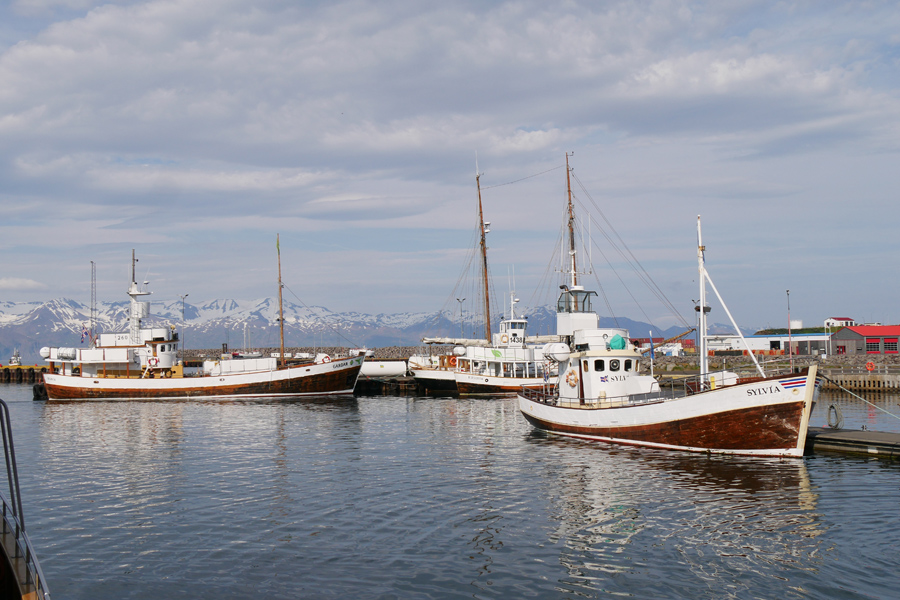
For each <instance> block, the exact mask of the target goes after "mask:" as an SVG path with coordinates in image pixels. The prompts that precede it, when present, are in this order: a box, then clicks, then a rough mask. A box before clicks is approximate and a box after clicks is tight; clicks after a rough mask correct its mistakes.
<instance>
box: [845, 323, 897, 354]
mask: <svg viewBox="0 0 900 600" xmlns="http://www.w3.org/2000/svg"><path fill="white" fill-rule="evenodd" d="M898 339H900V325H856V326H854V327H844V328H843V329H841V330H840V331H838V332H836V333H835V334H834V335H832V336H831V347H832V350H831V351H832V353H834V354H897V353H898V351H897V340H898Z"/></svg>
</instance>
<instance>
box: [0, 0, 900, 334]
mask: <svg viewBox="0 0 900 600" xmlns="http://www.w3.org/2000/svg"><path fill="white" fill-rule="evenodd" d="M898 60H900V8H898V5H897V3H896V2H878V1H873V2H858V1H857V2H822V1H815V2H813V1H810V2H789V1H782V2H757V1H754V0H743V1H741V0H738V1H734V2H725V3H723V2H688V1H684V2H679V1H675V0H673V1H631V2H616V1H608V2H589V1H583V2H582V1H578V0H573V1H560V2H553V1H551V2H547V1H534V2H531V1H528V0H521V1H515V2H454V1H447V2H440V3H423V2H412V1H409V2H399V1H381V2H365V1H351V2H340V1H338V2H301V1H295V0H215V1H212V0H147V1H119V2H116V1H111V2H95V1H91V0H8V1H7V2H3V3H2V4H0V252H2V256H3V260H2V262H0V300H12V301H22V300H44V299H50V298H57V297H69V298H74V299H79V300H81V301H88V300H89V298H90V274H91V266H90V263H91V261H94V262H95V263H96V265H97V296H98V299H99V300H107V301H112V300H122V299H125V296H124V290H125V289H126V287H127V283H128V281H129V279H130V257H131V250H132V248H134V249H135V250H136V252H137V255H138V257H139V259H140V262H139V263H138V272H139V278H146V279H149V280H150V281H151V290H153V291H154V298H155V299H158V300H163V299H174V298H177V297H178V296H179V295H183V294H189V299H188V302H190V301H195V302H199V301H201V300H205V299H213V298H237V299H252V298H259V297H264V296H273V295H275V294H276V293H277V287H276V283H275V281H276V277H277V273H276V254H275V236H276V234H280V236H281V250H282V264H283V277H284V281H285V283H286V285H287V286H288V287H289V289H290V290H291V291H292V293H295V294H296V295H297V296H298V297H299V298H300V299H301V300H302V301H303V302H304V303H307V304H310V305H313V304H315V305H324V306H327V307H328V308H331V309H332V310H337V311H347V310H354V311H359V312H367V313H378V312H401V311H433V310H438V309H441V308H445V309H452V308H453V306H455V305H456V302H455V299H454V298H453V295H454V286H455V285H456V283H457V281H458V278H459V277H460V273H461V270H462V269H463V266H464V263H465V261H466V256H467V252H468V250H469V248H470V245H471V244H472V243H473V238H472V232H473V230H474V227H475V222H476V213H475V210H476V191H475V169H476V155H477V164H478V169H479V171H480V172H482V173H483V175H482V177H481V183H482V187H483V192H482V197H483V201H484V207H485V218H486V220H489V221H491V229H492V232H491V233H490V234H489V245H490V262H491V268H492V273H493V276H494V279H495V281H494V285H495V287H496V288H497V289H498V290H501V291H504V292H505V290H507V289H508V287H509V285H510V284H509V281H510V276H511V274H512V273H514V274H515V287H516V289H517V291H518V293H519V296H520V297H521V298H522V301H523V304H524V305H527V304H528V303H529V302H530V303H532V304H533V303H536V302H538V301H539V299H543V298H546V297H547V295H546V293H545V292H542V291H540V290H539V289H538V288H541V287H543V288H548V287H549V288H551V289H552V288H555V287H556V281H555V280H553V281H550V280H549V279H548V277H547V273H548V269H549V270H550V272H552V269H553V267H548V264H549V262H550V258H551V256H552V254H553V253H554V251H555V249H556V247H557V246H556V240H557V235H558V233H559V230H560V227H561V225H562V211H563V204H564V202H565V196H566V183H565V170H564V168H560V167H561V166H562V165H564V163H565V154H566V152H570V153H574V155H573V156H572V157H571V165H572V168H573V173H574V175H575V176H576V178H577V182H578V183H577V185H576V186H575V188H576V189H575V195H576V201H577V208H578V209H579V210H581V211H584V212H587V210H588V209H589V210H590V211H593V212H594V216H593V217H592V218H593V219H594V224H592V225H591V226H590V228H589V230H590V236H591V237H593V238H594V239H595V240H596V241H597V244H596V248H595V249H594V250H592V251H591V254H592V258H593V263H594V272H595V273H596V276H597V278H598V279H599V280H600V281H601V282H602V284H603V286H604V289H605V290H607V292H608V293H609V300H610V307H611V309H612V311H613V312H614V313H615V314H617V315H618V316H628V317H631V318H635V319H641V320H645V317H649V318H651V319H654V320H655V321H658V323H659V324H660V325H661V326H669V325H672V324H674V322H673V320H672V317H671V316H670V313H669V311H667V310H666V309H665V308H664V306H662V305H661V303H659V302H658V301H656V299H655V297H654V296H653V295H652V294H651V293H650V292H649V291H648V290H646V288H643V287H641V286H640V285H639V284H634V283H630V282H628V274H629V273H630V270H629V268H628V267H627V265H624V264H622V260H621V255H619V254H616V252H615V251H613V250H611V249H609V248H608V247H604V246H603V244H605V240H604V239H603V237H604V232H603V229H602V228H603V227H607V224H606V223H607V221H608V223H609V224H610V225H611V226H612V227H613V228H614V231H615V233H612V234H609V235H611V236H615V235H618V236H620V237H621V238H622V239H623V240H624V241H625V242H626V243H627V247H628V249H629V251H630V252H631V253H632V254H633V255H634V257H636V259H637V260H638V261H640V264H641V265H643V268H644V269H646V272H647V274H648V275H649V277H650V278H652V280H653V281H655V283H656V284H658V286H659V287H660V288H661V289H662V292H663V293H664V294H665V296H666V297H667V298H668V299H669V300H670V301H671V302H672V303H673V304H674V305H675V306H676V307H677V308H678V310H679V311H680V312H681V313H682V314H683V315H684V316H685V317H686V318H687V319H692V318H693V310H692V308H693V305H692V300H693V299H696V298H697V291H696V279H697V277H696V218H697V215H698V214H702V216H703V227H704V228H703V236H704V242H705V244H706V246H707V260H708V267H709V269H710V272H711V273H712V276H713V279H714V281H715V282H716V285H717V286H718V288H719V290H720V291H721V292H722V294H723V295H724V296H725V299H726V301H727V302H728V305H729V308H730V309H731V310H732V312H733V313H734V314H735V316H736V317H737V318H738V320H739V321H740V322H741V325H742V326H749V327H753V326H765V325H772V326H786V323H787V294H786V290H788V289H790V308H791V316H792V317H793V318H794V319H802V320H803V321H804V324H806V325H816V324H820V323H821V321H822V320H823V319H825V318H826V317H829V316H849V317H853V318H856V319H857V320H860V321H881V322H885V323H897V322H900V302H898V301H897V296H898V294H900V278H898V277H896V273H897V272H898V262H900V252H898V237H900V227H898V222H900V207H898V203H897V194H898V179H900V175H898V173H900V164H898V146H900V96H898V89H900V65H898ZM532 176H533V177H532ZM584 212H583V213H582V214H584ZM585 221H587V219H585ZM585 231H588V228H587V226H585ZM601 242H602V243H601ZM613 269H615V271H613ZM589 285H590V284H589ZM626 286H628V288H629V290H630V291H629V292H627V293H625V292H624V291H623V290H624V288H625V287H626ZM591 287H596V286H595V285H594V286H591ZM457 291H458V292H459V293H462V292H461V291H460V290H458V289H457ZM631 296H634V297H635V298H636V299H637V300H639V301H640V305H641V307H640V308H638V307H637V306H636V305H635V304H634V302H633V301H632V299H631ZM550 297H551V298H552V294H551V296H550ZM448 302H449V303H450V304H448ZM714 311H715V309H714ZM600 312H601V313H602V314H605V313H607V312H608V311H607V309H606V308H605V307H604V308H602V309H601V311H600ZM714 317H715V318H714V320H717V321H724V320H725V317H724V314H722V313H721V312H719V313H718V316H715V314H714Z"/></svg>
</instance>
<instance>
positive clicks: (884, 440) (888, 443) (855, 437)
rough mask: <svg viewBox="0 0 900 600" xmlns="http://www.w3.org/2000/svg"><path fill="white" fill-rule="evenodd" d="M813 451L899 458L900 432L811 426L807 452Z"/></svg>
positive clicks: (807, 440)
mask: <svg viewBox="0 0 900 600" xmlns="http://www.w3.org/2000/svg"><path fill="white" fill-rule="evenodd" d="M813 452H836V453H840V454H856V455H860V456H872V457H877V458H889V459H892V460H898V459H900V433H891V432H886V431H868V430H858V431H851V430H847V429H829V428H826V427H810V428H809V433H807V435H806V453H807V454H812V453H813Z"/></svg>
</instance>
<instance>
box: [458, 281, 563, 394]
mask: <svg viewBox="0 0 900 600" xmlns="http://www.w3.org/2000/svg"><path fill="white" fill-rule="evenodd" d="M517 302H518V300H517V299H516V297H515V293H512V294H510V298H509V314H510V316H509V318H505V319H501V320H500V331H499V332H498V333H495V334H493V340H492V341H493V344H492V345H491V346H469V347H466V348H461V349H460V350H463V351H464V352H459V353H458V356H456V357H454V358H456V364H455V366H456V371H455V372H454V375H455V377H456V387H457V390H458V391H459V395H460V396H493V397H496V396H515V395H516V393H517V392H518V391H519V390H520V389H521V388H522V387H525V388H530V389H541V388H543V387H544V386H545V385H548V384H553V383H555V382H556V376H557V371H556V363H551V362H550V361H548V360H546V359H545V357H544V352H543V346H534V345H527V344H526V343H525V332H526V329H527V327H528V320H527V319H526V318H524V317H521V316H520V317H517V316H516V309H515V306H516V303H517Z"/></svg>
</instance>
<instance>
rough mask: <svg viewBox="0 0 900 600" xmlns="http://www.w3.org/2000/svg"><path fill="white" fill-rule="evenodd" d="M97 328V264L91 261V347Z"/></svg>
mask: <svg viewBox="0 0 900 600" xmlns="http://www.w3.org/2000/svg"><path fill="white" fill-rule="evenodd" d="M96 326H97V263H95V262H94V261H91V331H90V334H91V346H93V345H94V329H95V328H96Z"/></svg>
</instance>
